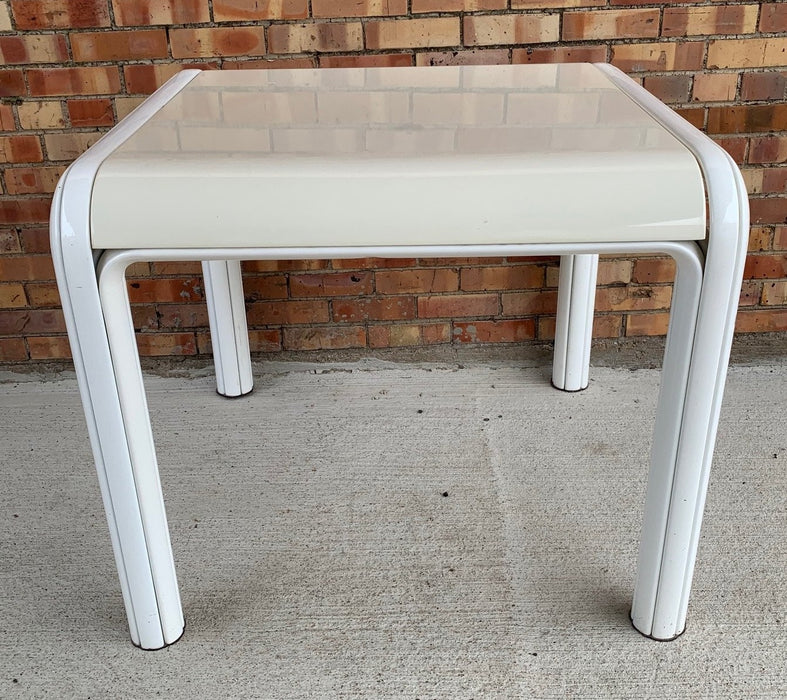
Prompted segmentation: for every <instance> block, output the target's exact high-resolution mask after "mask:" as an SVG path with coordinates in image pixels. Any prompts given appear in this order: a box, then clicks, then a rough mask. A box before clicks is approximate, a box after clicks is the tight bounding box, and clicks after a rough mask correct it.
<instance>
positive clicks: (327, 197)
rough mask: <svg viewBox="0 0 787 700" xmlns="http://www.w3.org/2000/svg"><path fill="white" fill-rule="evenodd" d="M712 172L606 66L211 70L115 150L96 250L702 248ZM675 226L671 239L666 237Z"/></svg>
mask: <svg viewBox="0 0 787 700" xmlns="http://www.w3.org/2000/svg"><path fill="white" fill-rule="evenodd" d="M704 216H705V203H704V189H703V184H702V177H701V174H700V171H699V166H698V165H697V163H696V161H695V159H694V157H693V156H692V154H691V153H690V152H689V151H688V149H687V148H686V147H685V146H684V145H683V144H682V143H680V142H679V141H678V140H677V139H676V138H675V137H674V136H673V135H672V134H671V133H670V132H669V131H667V130H666V129H665V128H664V127H663V126H661V125H660V124H659V123H658V122H657V121H656V120H655V119H654V118H653V117H651V116H650V115H649V114H648V113H647V112H646V111H645V110H644V109H643V108H642V107H640V106H639V105H638V104H637V103H635V102H634V101H633V100H632V99H631V98H630V97H629V96H628V95H627V94H625V93H624V92H623V91H622V90H621V89H619V88H618V87H617V86H616V85H615V84H614V83H613V82H612V81H611V80H610V79H609V78H608V77H607V76H606V75H605V74H604V73H603V72H602V71H601V70H599V69H598V68H597V67H596V66H594V65H591V64H562V65H553V64H548V65H521V66H450V67H429V68H426V67H418V68H357V69H315V70H308V69H307V70H303V69H299V70H286V69H285V70H268V71H259V70H249V71H245V70H236V71H205V72H201V73H199V74H198V75H196V76H195V77H194V78H193V79H192V80H191V81H190V82H188V84H187V85H186V86H185V87H184V88H183V89H182V90H180V91H179V92H178V93H177V94H175V95H174V96H173V97H172V99H170V100H169V101H168V102H167V104H166V105H165V106H164V107H163V108H162V109H160V110H159V111H158V112H157V113H156V114H155V115H154V116H153V117H152V118H150V119H149V120H148V121H147V122H146V123H144V124H143V125H142V126H141V127H140V128H139V129H137V130H136V131H135V132H134V133H133V134H132V135H131V136H130V138H128V139H127V140H126V141H125V142H124V143H123V144H122V145H120V146H119V147H118V148H116V149H115V150H114V151H113V152H112V153H111V154H110V155H109V157H107V158H106V159H105V161H104V162H103V163H102V165H101V166H100V168H99V170H98V174H97V176H96V181H95V186H94V192H93V200H92V235H93V242H94V247H98V248H126V247H183V246H185V247H204V246H207V247H215V245H216V244H217V241H218V240H219V239H220V241H221V245H222V246H224V247H269V246H270V247H279V246H323V245H332V246H343V245H348V246H357V245H416V244H419V243H422V244H430V245H438V244H441V243H450V244H464V243H482V242H489V243H527V242H586V241H598V240H664V239H665V238H668V239H670V240H681V239H683V240H693V239H701V238H703V237H704V230H705V219H704ZM666 231H669V233H665V232H666Z"/></svg>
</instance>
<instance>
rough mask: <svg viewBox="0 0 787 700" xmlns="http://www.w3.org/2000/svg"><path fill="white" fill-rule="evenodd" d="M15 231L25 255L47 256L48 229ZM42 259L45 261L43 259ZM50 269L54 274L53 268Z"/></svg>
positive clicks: (32, 228)
mask: <svg viewBox="0 0 787 700" xmlns="http://www.w3.org/2000/svg"><path fill="white" fill-rule="evenodd" d="M17 230H18V231H19V239H20V242H21V245H22V250H24V252H25V253H46V255H49V228H48V227H47V228H36V227H29V226H26V227H24V228H19V229H17ZM42 259H43V260H45V258H42ZM0 264H2V263H0ZM50 269H51V270H52V272H53V273H54V268H50ZM0 276H2V275H0ZM53 279H54V278H53Z"/></svg>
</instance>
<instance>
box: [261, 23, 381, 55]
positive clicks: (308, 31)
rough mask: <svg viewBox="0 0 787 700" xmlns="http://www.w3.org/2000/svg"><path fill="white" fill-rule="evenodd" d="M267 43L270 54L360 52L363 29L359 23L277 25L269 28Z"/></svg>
mask: <svg viewBox="0 0 787 700" xmlns="http://www.w3.org/2000/svg"><path fill="white" fill-rule="evenodd" d="M268 44H269V46H268V48H269V51H270V53H304V52H307V51H360V50H361V49H363V29H362V27H361V23H360V22H320V23H303V24H274V25H271V26H270V27H269V28H268ZM381 48H386V47H381ZM392 48H396V47H392Z"/></svg>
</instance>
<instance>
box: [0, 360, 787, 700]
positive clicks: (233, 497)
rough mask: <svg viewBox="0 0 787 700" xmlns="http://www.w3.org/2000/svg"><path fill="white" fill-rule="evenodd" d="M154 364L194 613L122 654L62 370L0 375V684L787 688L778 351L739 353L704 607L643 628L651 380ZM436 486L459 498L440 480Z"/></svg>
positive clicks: (785, 386) (575, 694) (164, 689)
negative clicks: (742, 359)
mask: <svg viewBox="0 0 787 700" xmlns="http://www.w3.org/2000/svg"><path fill="white" fill-rule="evenodd" d="M255 371H256V389H255V392H254V393H253V394H252V395H251V396H249V397H246V398H243V399H239V400H235V401H227V400H225V399H222V398H220V397H218V396H217V395H216V394H215V393H214V391H213V386H212V378H211V373H210V371H209V368H205V369H199V368H196V369H195V368H191V369H184V370H182V371H175V372H173V371H169V372H165V373H163V374H165V375H167V376H161V374H162V373H161V372H160V373H159V376H155V375H154V376H149V378H148V383H147V386H148V390H149V401H150V404H151V410H152V414H153V425H154V430H155V433H156V438H157V441H158V449H159V461H160V467H161V473H162V480H163V484H164V492H165V498H166V501H167V508H168V515H169V520H170V529H171V533H172V539H173V546H174V550H175V557H176V563H177V566H178V574H179V578H180V583H181V592H182V597H183V604H184V609H185V613H186V618H187V627H186V633H185V636H184V637H183V638H182V639H181V641H180V642H178V643H177V644H175V645H174V646H172V647H169V648H167V649H165V650H163V651H159V652H143V651H140V650H138V649H136V648H134V647H133V646H132V645H131V643H130V641H129V639H128V636H127V630H126V622H125V617H124V612H123V607H122V601H121V597H120V591H119V586H118V583H117V579H116V573H115V569H114V563H113V559H112V554H111V551H110V543H109V537H108V533H107V528H106V524H105V521H104V514H103V510H102V508H101V501H100V497H99V493H98V485H97V480H96V478H95V474H94V471H93V466H92V459H91V455H90V452H89V446H88V440H87V434H86V429H85V424H84V419H83V417H82V413H81V407H80V405H79V400H78V396H77V390H76V384H75V381H74V379H73V375H71V374H69V373H68V372H64V373H59V374H52V373H46V374H13V373H9V372H6V373H4V374H3V375H2V377H0V379H2V385H0V430H2V434H3V459H2V466H0V484H2V489H1V490H0V518H2V528H0V697H3V698H154V697H166V698H189V699H194V698H230V697H232V698H236V697H237V698H410V699H412V700H415V699H416V698H421V699H423V700H426V699H427V698H451V699H459V698H476V699H479V698H586V697H587V698H634V697H637V698H784V697H787V577H786V576H785V570H786V569H787V505H786V504H787V411H785V406H786V405H787V398H785V397H786V396H787V358H785V357H783V356H782V357H779V356H774V357H770V358H768V359H767V360H765V361H761V362H759V363H758V364H754V365H748V366H734V367H733V368H732V369H731V371H730V376H729V381H728V389H727V394H726V400H725V406H724V411H723V416H722V422H721V426H720V433H719V439H718V444H717V449H716V459H715V463H714V469H713V473H712V477H711V486H710V492H709V497H708V504H707V508H706V517H705V525H704V529H703V535H702V541H701V545H700V554H699V560H698V565H697V570H696V575H695V582H694V588H693V594H692V600H691V604H690V609H689V626H688V631H687V632H686V634H685V635H684V636H683V637H681V638H680V639H678V640H677V641H675V642H671V643H657V642H653V641H650V640H648V639H645V638H643V637H641V636H640V635H639V634H638V633H637V632H636V631H634V630H633V629H632V628H631V626H630V624H629V622H628V617H627V615H628V607H629V604H630V598H631V593H632V586H633V574H634V565H635V556H636V547H637V538H638V531H639V524H640V519H641V505H642V502H643V495H644V486H645V474H646V468H647V457H648V449H649V443H650V432H651V427H652V420H653V414H654V407H655V399H656V393H657V388H658V380H659V373H658V371H657V370H653V369H642V370H636V371H633V370H631V369H612V368H609V367H599V366H595V367H594V368H593V371H592V376H593V380H592V383H591V387H590V389H589V390H588V391H585V392H582V393H579V394H565V393H561V392H557V391H555V390H553V389H552V388H551V387H550V386H549V382H548V369H547V366H546V365H545V364H543V363H530V366H528V363H522V362H516V361H515V360H510V359H509V360H500V361H488V362H483V361H473V362H470V363H457V362H453V361H446V362H432V363H427V362H418V363H416V362H409V363H403V362H398V363H391V362H385V361H381V360H370V359H366V360H357V361H353V362H331V363H321V364H320V363H314V364H310V363H282V362H266V363H259V364H257V365H256V367H255ZM446 494H447V495H446Z"/></svg>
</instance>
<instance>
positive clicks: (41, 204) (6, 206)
mask: <svg viewBox="0 0 787 700" xmlns="http://www.w3.org/2000/svg"><path fill="white" fill-rule="evenodd" d="M50 203H51V200H50V199H49V198H46V199H16V200H14V199H11V200H0V224H28V223H42V222H46V221H49V206H50ZM0 265H2V263H0ZM0 277H2V275H0Z"/></svg>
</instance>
